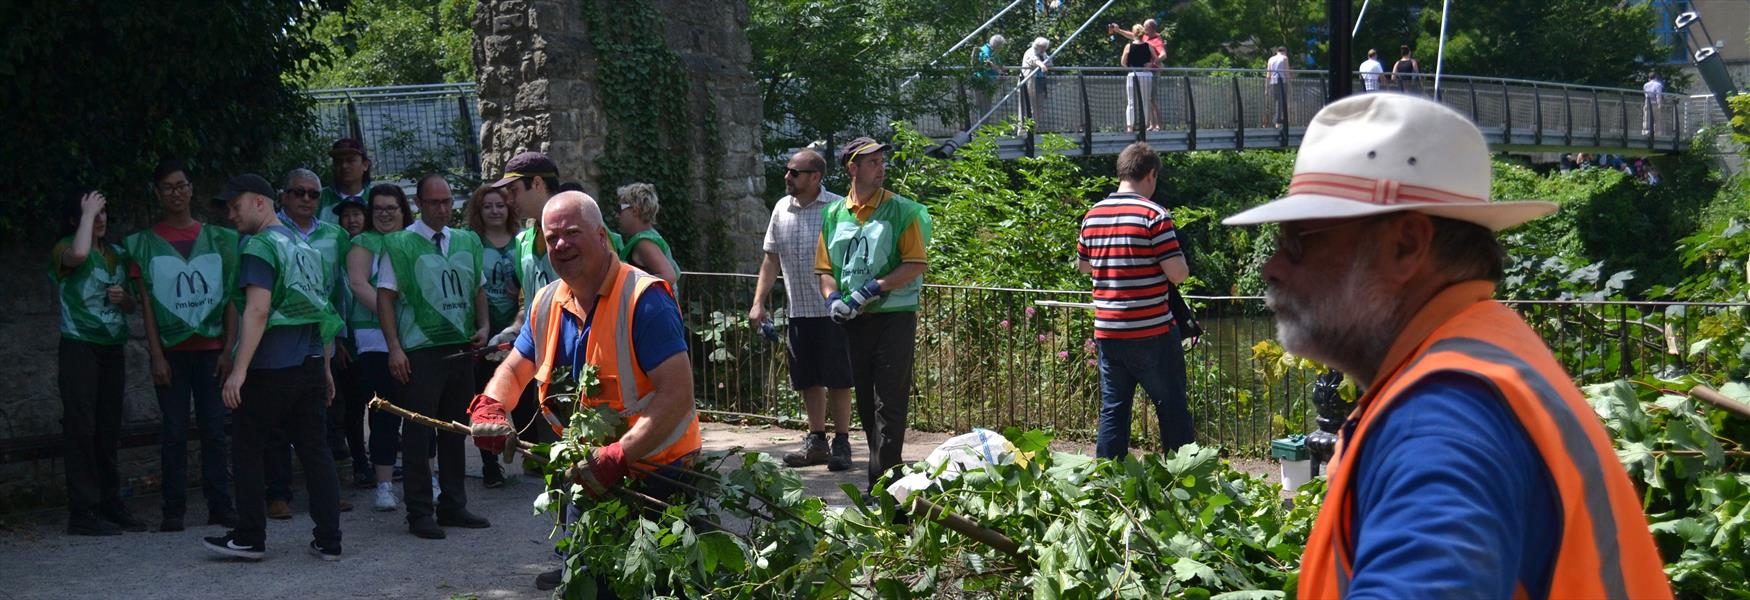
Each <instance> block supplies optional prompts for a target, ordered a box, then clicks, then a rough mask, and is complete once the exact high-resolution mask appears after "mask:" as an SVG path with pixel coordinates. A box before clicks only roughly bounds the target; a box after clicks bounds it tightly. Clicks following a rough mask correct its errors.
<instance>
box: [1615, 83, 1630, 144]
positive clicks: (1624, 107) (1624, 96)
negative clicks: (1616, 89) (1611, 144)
mask: <svg viewBox="0 0 1750 600" xmlns="http://www.w3.org/2000/svg"><path fill="white" fill-rule="evenodd" d="M1616 101H1617V104H1619V106H1618V107H1617V108H1620V109H1621V110H1618V111H1617V112H1618V113H1620V115H1619V116H1621V117H1622V147H1624V148H1627V147H1628V93H1627V92H1624V93H1620V94H1617V99H1616Z"/></svg>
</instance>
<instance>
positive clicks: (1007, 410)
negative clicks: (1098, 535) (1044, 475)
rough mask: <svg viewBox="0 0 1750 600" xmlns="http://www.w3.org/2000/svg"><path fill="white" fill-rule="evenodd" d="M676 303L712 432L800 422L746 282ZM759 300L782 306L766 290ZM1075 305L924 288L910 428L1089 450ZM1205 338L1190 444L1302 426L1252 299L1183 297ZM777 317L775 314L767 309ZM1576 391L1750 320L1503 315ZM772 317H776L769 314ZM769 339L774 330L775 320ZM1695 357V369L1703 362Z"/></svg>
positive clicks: (705, 286)
mask: <svg viewBox="0 0 1750 600" xmlns="http://www.w3.org/2000/svg"><path fill="white" fill-rule="evenodd" d="M684 280H685V285H686V288H687V294H686V297H685V298H684V299H683V300H684V306H685V312H686V313H687V320H688V325H689V329H690V330H691V332H692V338H691V340H690V345H691V352H692V359H693V362H694V370H695V373H696V379H695V386H696V389H697V390H698V400H699V403H700V408H701V409H702V410H705V411H707V412H710V413H716V414H718V415H720V416H730V417H734V416H756V417H760V418H766V419H779V420H782V419H800V418H802V416H803V409H802V404H801V400H800V398H799V397H798V396H797V395H796V394H795V392H793V391H791V390H790V388H789V380H788V374H787V371H786V365H785V357H784V352H785V350H784V346H783V342H782V341H779V342H769V341H767V340H766V339H765V338H763V337H761V336H760V334H759V332H758V330H757V329H755V328H753V327H751V326H750V325H749V323H748V321H747V312H748V308H749V307H750V303H751V301H752V296H753V288H754V283H755V279H754V277H753V276H751V275H736V274H713V273H687V274H686V276H685V278H684ZM779 288H780V289H779V290H777V291H774V292H773V295H772V297H773V298H777V299H782V298H783V297H784V296H783V293H782V290H781V288H782V283H781V282H780V284H779ZM1089 300H1090V295H1089V293H1088V292H1079V291H1048V290H1027V289H1003V288H978V287H967V286H954V285H927V286H925V289H924V294H923V298H922V301H921V307H920V311H919V320H918V333H917V344H918V345H917V357H916V361H915V366H914V369H913V381H914V388H913V398H912V403H911V424H912V426H913V427H914V428H917V429H921V430H930V431H965V430H968V429H970V428H972V427H985V428H996V429H1001V428H1003V427H1007V426H1011V425H1012V426H1017V427H1022V428H1044V427H1049V428H1051V429H1053V430H1055V431H1056V433H1057V435H1058V436H1059V437H1063V438H1066V439H1076V440H1092V439H1093V437H1094V430H1095V423H1096V415H1097V414H1098V407H1099V373H1098V367H1097V364H1096V362H1095V358H1096V355H1095V352H1094V345H1093V340H1092V337H1093V336H1092V330H1093V323H1092V321H1093V319H1092V314H1091V313H1090V312H1089V311H1088V310H1087V309H1086V308H1084V306H1085V303H1086V302H1088V301H1089ZM1191 301H1192V302H1193V304H1194V305H1196V306H1197V307H1198V314H1199V318H1200V320H1201V321H1202V323H1203V326H1204V329H1205V334H1204V336H1203V338H1202V339H1201V340H1200V341H1199V343H1197V344H1196V345H1195V346H1192V347H1191V348H1190V350H1189V351H1188V352H1187V353H1186V364H1187V373H1188V383H1189V387H1188V389H1189V392H1190V399H1191V412H1192V415H1193V416H1194V417H1195V418H1196V420H1197V431H1198V437H1199V439H1200V440H1201V441H1203V442H1206V443H1215V444H1221V445H1223V446H1225V447H1227V448H1230V449H1232V450H1234V451H1236V452H1239V453H1242V454H1253V455H1258V454H1263V453H1264V452H1265V451H1266V450H1267V448H1268V444H1269V440H1271V439H1274V438H1278V437H1282V436H1284V435H1287V434H1290V433H1296V432H1304V431H1306V430H1307V429H1309V428H1310V427H1311V426H1312V419H1313V417H1314V416H1315V414H1314V408H1313V407H1312V405H1311V402H1310V400H1311V392H1312V384H1313V379H1314V377H1315V376H1316V375H1317V371H1316V370H1315V367H1316V366H1315V365H1312V364H1311V363H1307V362H1304V361H1298V360H1294V359H1293V358H1292V357H1286V358H1285V357H1284V356H1283V355H1282V354H1281V348H1280V347H1277V346H1276V345H1275V342H1274V337H1275V324H1274V322H1273V321H1272V320H1271V318H1270V316H1269V314H1268V313H1267V312H1266V311H1265V310H1264V307H1263V300H1262V298H1257V297H1219V298H1210V297H1192V298H1191ZM778 303H779V304H782V302H781V301H779V302H778ZM1508 304H1509V305H1510V306H1512V307H1513V308H1515V309H1516V310H1518V311H1519V312H1520V313H1521V314H1522V315H1524V316H1525V318H1526V320H1527V322H1528V323H1530V324H1531V325H1532V326H1533V328H1535V329H1536V330H1537V331H1538V332H1539V333H1540V334H1542V335H1543V337H1544V339H1545V340H1546V341H1547V342H1548V343H1549V345H1550V347H1551V348H1552V349H1553V350H1554V351H1555V352H1556V354H1557V356H1558V358H1559V359H1560V360H1561V361H1562V363H1563V365H1564V366H1565V367H1567V369H1568V371H1569V372H1570V373H1572V374H1574V376H1575V377H1576V379H1577V380H1579V381H1580V382H1582V383H1596V382H1601V381H1608V380H1611V379H1614V378H1616V377H1619V376H1623V375H1634V374H1644V373H1671V372H1677V371H1690V372H1698V373H1711V372H1713V371H1712V370H1713V369H1715V368H1717V367H1718V365H1714V364H1710V363H1708V362H1706V361H1705V360H1701V359H1699V358H1691V357H1690V355H1689V349H1690V345H1691V344H1692V343H1694V341H1695V340H1697V339H1699V338H1701V337H1704V336H1705V335H1712V334H1711V333H1704V330H1707V329H1709V328H1711V327H1717V326H1718V322H1719V319H1720V318H1721V317H1722V316H1732V318H1733V319H1736V320H1734V321H1732V322H1735V323H1742V322H1743V321H1742V319H1741V317H1739V316H1733V315H1742V314H1743V313H1744V311H1745V310H1746V309H1747V308H1750V305H1745V304H1703V303H1650V302H1578V301H1514V302H1508ZM780 315H781V313H780ZM778 321H779V325H780V328H781V327H782V325H783V319H782V318H780V319H779V320H778ZM1698 356H1702V357H1705V356H1706V355H1705V353H1703V354H1700V355H1698ZM1145 398H1146V396H1145V395H1143V394H1142V393H1141V392H1140V390H1139V392H1138V396H1137V402H1136V413H1135V419H1134V426H1133V427H1134V431H1133V439H1134V440H1135V441H1136V444H1137V445H1139V446H1144V447H1152V446H1154V445H1155V443H1156V441H1157V440H1158V439H1159V436H1158V434H1157V433H1156V432H1155V427H1154V425H1153V423H1154V415H1153V411H1152V409H1150V408H1149V404H1148V402H1147V401H1146V400H1145Z"/></svg>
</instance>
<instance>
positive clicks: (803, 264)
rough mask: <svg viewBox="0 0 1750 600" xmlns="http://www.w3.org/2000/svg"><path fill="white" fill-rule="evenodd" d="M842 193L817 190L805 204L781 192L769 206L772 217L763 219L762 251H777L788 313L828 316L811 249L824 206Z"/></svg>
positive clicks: (816, 244) (818, 234) (818, 239)
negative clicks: (766, 221)
mask: <svg viewBox="0 0 1750 600" xmlns="http://www.w3.org/2000/svg"><path fill="white" fill-rule="evenodd" d="M843 198H844V197H843V196H840V195H838V194H834V193H832V192H829V191H826V190H825V189H824V188H823V189H821V190H820V196H818V197H816V198H815V199H814V202H810V203H808V205H806V206H803V205H799V204H797V202H796V197H795V196H784V197H783V198H781V199H779V200H778V205H777V206H774V207H772V220H771V221H770V222H768V223H766V241H765V244H764V249H765V251H766V252H770V253H772V254H776V255H778V266H779V267H781V270H782V271H783V272H784V296H785V297H786V298H788V299H789V301H790V304H789V311H790V316H791V317H803V318H806V317H828V316H832V311H830V310H827V307H826V303H824V302H821V299H822V298H823V297H824V296H822V295H821V293H820V277H819V276H818V275H816V274H815V272H814V251H815V249H816V247H817V246H819V245H820V223H821V221H822V220H824V219H825V215H826V207H827V206H828V205H831V204H832V203H834V202H837V201H839V200H841V199H843Z"/></svg>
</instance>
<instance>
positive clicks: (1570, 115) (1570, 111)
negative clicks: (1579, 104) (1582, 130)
mask: <svg viewBox="0 0 1750 600" xmlns="http://www.w3.org/2000/svg"><path fill="white" fill-rule="evenodd" d="M1572 91H1573V90H1572V88H1568V87H1563V88H1562V118H1563V119H1565V120H1567V123H1568V126H1567V129H1566V130H1565V131H1563V132H1562V143H1563V144H1564V145H1567V146H1573V145H1574V95H1573V93H1572Z"/></svg>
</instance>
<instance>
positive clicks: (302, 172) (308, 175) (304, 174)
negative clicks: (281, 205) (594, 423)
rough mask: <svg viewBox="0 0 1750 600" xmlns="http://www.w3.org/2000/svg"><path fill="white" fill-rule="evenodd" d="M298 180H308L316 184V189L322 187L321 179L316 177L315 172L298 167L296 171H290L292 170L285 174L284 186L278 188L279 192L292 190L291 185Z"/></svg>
mask: <svg viewBox="0 0 1750 600" xmlns="http://www.w3.org/2000/svg"><path fill="white" fill-rule="evenodd" d="M300 179H308V180H310V181H314V182H316V187H322V178H321V177H317V176H316V172H315V171H311V170H309V169H306V168H303V167H298V168H296V169H292V170H290V171H287V172H286V183H285V185H283V186H280V190H281V191H285V190H289V189H292V184H293V183H295V182H297V181H298V180H300Z"/></svg>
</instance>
